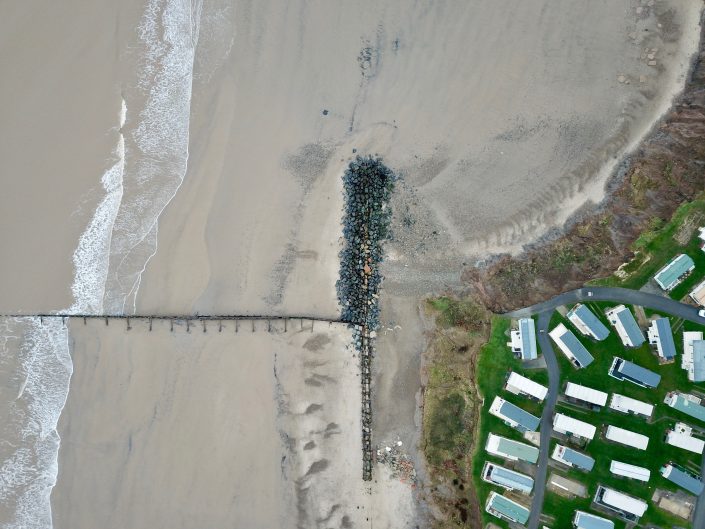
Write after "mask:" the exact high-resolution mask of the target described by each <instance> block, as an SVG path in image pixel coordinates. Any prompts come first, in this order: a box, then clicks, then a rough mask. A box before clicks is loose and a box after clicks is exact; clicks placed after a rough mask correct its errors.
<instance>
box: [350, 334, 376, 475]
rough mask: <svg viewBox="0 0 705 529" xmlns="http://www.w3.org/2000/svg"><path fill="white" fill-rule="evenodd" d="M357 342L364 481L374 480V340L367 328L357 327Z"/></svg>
mask: <svg viewBox="0 0 705 529" xmlns="http://www.w3.org/2000/svg"><path fill="white" fill-rule="evenodd" d="M354 339H355V341H356V342H357V341H359V344H356V345H358V347H359V352H360V375H361V376H360V381H361V386H362V388H361V389H362V479H363V480H364V481H371V480H372V455H373V451H372V396H371V392H370V383H371V380H372V356H373V353H374V345H373V342H374V339H373V338H372V337H371V336H370V332H369V329H368V328H367V327H366V326H358V327H356V336H355V338H354Z"/></svg>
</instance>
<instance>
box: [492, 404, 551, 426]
mask: <svg viewBox="0 0 705 529" xmlns="http://www.w3.org/2000/svg"><path fill="white" fill-rule="evenodd" d="M499 412H500V413H501V414H502V415H504V416H505V417H508V418H510V419H512V420H513V421H514V422H517V423H519V424H520V425H521V426H522V427H523V428H525V429H527V430H531V431H532V432H535V431H536V429H537V428H538V427H539V424H540V423H541V419H539V418H538V417H536V416H535V415H532V414H530V413H529V412H528V411H524V410H522V409H521V408H520V407H519V406H515V405H514V404H512V403H511V402H507V401H505V402H503V403H502V407H501V408H500V409H499Z"/></svg>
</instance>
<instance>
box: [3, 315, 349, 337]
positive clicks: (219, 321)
mask: <svg viewBox="0 0 705 529" xmlns="http://www.w3.org/2000/svg"><path fill="white" fill-rule="evenodd" d="M0 318H38V319H39V320H40V322H42V323H43V322H44V320H56V319H60V320H61V321H62V323H63V324H64V325H65V324H66V323H67V321H69V320H72V319H73V320H83V323H84V324H86V323H87V322H88V321H89V320H102V321H104V322H105V325H109V324H110V322H111V321H116V322H120V323H122V324H124V325H125V328H126V329H127V330H128V331H129V330H132V324H133V323H134V322H143V323H145V324H146V325H148V328H149V330H150V331H151V330H152V323H153V322H154V321H169V322H170V330H172V331H173V330H174V326H175V325H177V326H178V325H181V324H184V326H185V328H186V331H187V332H191V329H192V328H194V329H200V330H202V331H203V332H207V330H208V327H209V325H210V326H216V328H217V330H218V331H219V332H222V330H223V322H226V321H234V322H235V332H239V331H240V330H248V329H251V330H252V332H254V331H255V327H256V325H255V322H264V323H265V324H266V328H267V331H270V332H271V331H272V323H273V322H280V323H283V324H284V329H283V330H284V332H288V331H289V330H292V331H294V330H305V329H306V330H310V331H311V332H313V329H314V325H315V324H316V323H328V324H333V323H342V324H348V325H349V324H351V322H349V321H345V320H342V319H332V318H324V317H320V316H311V315H261V314H80V313H60V312H58V313H45V314H0Z"/></svg>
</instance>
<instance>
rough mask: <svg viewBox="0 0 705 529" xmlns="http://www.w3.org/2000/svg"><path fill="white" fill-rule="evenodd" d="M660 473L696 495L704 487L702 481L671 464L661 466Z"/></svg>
mask: <svg viewBox="0 0 705 529" xmlns="http://www.w3.org/2000/svg"><path fill="white" fill-rule="evenodd" d="M661 475H662V476H663V477H664V478H666V479H667V480H669V481H671V482H673V483H675V484H676V485H678V486H679V487H683V488H684V489H685V490H687V491H688V492H692V493H693V494H695V495H696V496H699V495H700V493H701V492H702V491H703V488H705V485H704V484H703V482H702V481H700V480H699V479H698V478H696V477H693V476H691V475H690V474H688V473H687V472H683V471H682V470H681V469H680V468H678V467H676V466H673V465H666V466H665V467H663V468H662V469H661Z"/></svg>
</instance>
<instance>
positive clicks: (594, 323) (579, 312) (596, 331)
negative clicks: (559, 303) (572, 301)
mask: <svg viewBox="0 0 705 529" xmlns="http://www.w3.org/2000/svg"><path fill="white" fill-rule="evenodd" d="M573 314H575V316H577V317H578V318H579V319H580V321H582V323H583V324H584V325H585V326H586V327H587V328H588V329H589V330H590V332H591V333H592V334H593V335H594V338H595V339H597V340H600V341H602V340H604V339H605V338H607V337H608V336H609V334H610V331H609V329H607V327H605V325H604V324H603V323H602V322H601V321H600V320H599V319H597V316H595V314H593V312H592V311H591V310H590V309H589V308H587V307H586V306H585V305H583V304H578V305H576V306H575V307H573V308H572V309H571V310H570V311H569V312H568V314H567V316H568V319H570V317H571V315H573Z"/></svg>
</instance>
